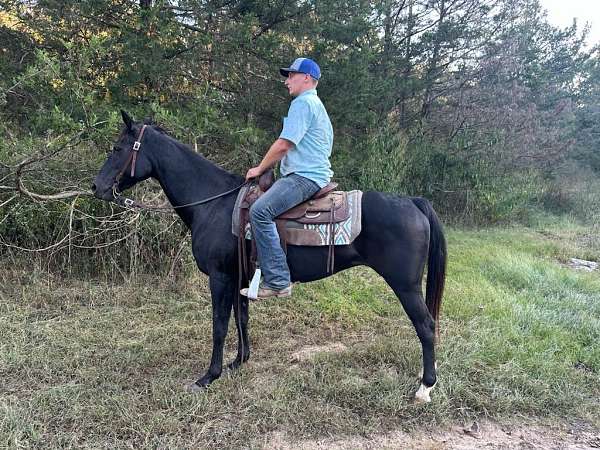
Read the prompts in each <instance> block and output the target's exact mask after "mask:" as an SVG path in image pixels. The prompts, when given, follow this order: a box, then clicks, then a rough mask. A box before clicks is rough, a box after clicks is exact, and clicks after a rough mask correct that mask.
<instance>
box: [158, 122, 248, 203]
mask: <svg viewBox="0 0 600 450" xmlns="http://www.w3.org/2000/svg"><path fill="white" fill-rule="evenodd" d="M156 133H157V134H158V132H156ZM152 165H153V177H154V178H156V179H157V180H158V182H159V183H160V185H161V186H162V188H163V190H164V191H165V194H166V195H167V198H168V199H169V201H170V202H171V204H172V205H174V206H176V205H185V204H188V203H192V202H197V201H200V200H204V199H206V198H208V197H212V196H214V195H218V194H220V193H223V192H226V191H227V190H229V189H232V188H234V187H235V186H236V185H237V184H239V183H240V182H241V181H240V180H241V177H238V176H236V175H233V174H231V173H228V172H227V171H225V170H223V169H221V168H220V167H218V166H217V165H216V164H214V163H212V162H210V161H208V160H207V159H205V158H203V157H202V156H200V155H199V154H197V153H194V152H193V151H191V150H189V149H186V148H185V147H184V146H183V145H181V144H178V143H176V141H175V140H173V139H170V138H168V137H166V136H163V135H158V136H157V139H156V145H155V146H154V148H153V149H152Z"/></svg>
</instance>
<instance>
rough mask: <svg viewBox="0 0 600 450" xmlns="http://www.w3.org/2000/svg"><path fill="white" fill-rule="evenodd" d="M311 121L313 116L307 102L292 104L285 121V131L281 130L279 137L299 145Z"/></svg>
mask: <svg viewBox="0 0 600 450" xmlns="http://www.w3.org/2000/svg"><path fill="white" fill-rule="evenodd" d="M311 119H312V114H311V111H310V106H309V105H308V103H307V102H303V101H300V102H298V101H295V102H292V104H291V105H290V110H289V111H288V115H287V117H284V119H283V130H281V134H280V135H279V137H280V138H282V139H287V140H288V141H291V142H293V143H294V145H298V142H300V141H301V140H302V138H303V137H304V135H305V134H306V131H307V130H308V127H309V125H310V121H311Z"/></svg>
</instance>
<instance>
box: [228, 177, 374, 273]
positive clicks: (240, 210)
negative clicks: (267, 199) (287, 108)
mask: <svg viewBox="0 0 600 450" xmlns="http://www.w3.org/2000/svg"><path fill="white" fill-rule="evenodd" d="M274 181H275V178H274V175H273V171H272V170H269V171H267V172H265V173H264V174H263V175H261V176H260V177H259V180H258V184H257V185H253V186H251V187H249V188H248V189H247V190H246V191H245V192H242V193H240V198H238V202H237V205H238V207H237V208H236V211H235V213H234V215H235V214H238V219H239V221H238V223H237V226H238V228H237V230H234V234H236V235H237V236H238V251H239V252H238V253H239V257H240V266H241V267H242V268H243V271H244V273H245V274H246V276H248V275H250V274H249V271H248V269H249V267H250V269H251V270H252V272H253V271H254V266H255V262H256V247H255V245H254V241H252V246H251V252H250V255H247V251H246V243H245V240H246V239H247V238H249V237H251V230H250V226H249V216H250V213H249V211H250V207H251V206H252V204H253V203H254V202H255V201H256V200H257V199H258V198H259V197H260V196H261V195H262V194H264V193H265V192H266V191H267V190H268V189H269V188H270V187H271V186H272V185H273V183H274ZM337 186H338V184H337V183H329V184H328V185H327V186H325V187H324V188H322V189H321V190H319V191H318V192H317V193H316V194H314V195H313V196H312V197H311V198H310V199H308V200H307V201H305V202H304V203H300V204H299V205H297V206H295V207H293V208H291V209H290V210H288V211H286V212H284V213H283V214H281V215H280V216H278V217H277V218H276V219H275V223H276V225H277V231H278V233H279V239H280V240H281V246H282V248H283V250H284V251H287V245H288V244H290V245H308V246H324V245H327V246H328V256H327V272H328V273H332V272H333V268H334V248H335V247H334V246H335V245H336V233H337V235H338V237H339V234H340V231H345V226H344V224H345V223H349V222H351V220H350V219H351V215H352V201H349V196H348V194H349V193H348V192H343V191H335V189H336V188H337ZM353 193H354V194H355V196H354V197H352V199H353V200H354V203H357V205H355V208H354V209H355V214H356V212H357V211H356V210H357V209H358V231H357V232H356V233H354V234H358V233H360V228H359V227H360V195H357V194H362V193H361V192H360V191H353ZM355 197H356V198H355ZM234 222H235V220H234ZM353 222H357V220H354V221H353ZM354 228H357V227H356V226H355V227H354ZM345 234H346V235H348V236H346V237H347V238H350V236H349V234H350V233H349V232H346V233H345ZM338 240H339V239H338ZM342 243H349V242H346V241H342ZM338 244H339V242H338Z"/></svg>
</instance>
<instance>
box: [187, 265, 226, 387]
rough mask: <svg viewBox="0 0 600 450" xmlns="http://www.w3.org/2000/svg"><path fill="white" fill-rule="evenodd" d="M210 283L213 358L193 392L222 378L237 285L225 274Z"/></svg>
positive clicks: (215, 275)
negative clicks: (226, 342) (224, 354)
mask: <svg viewBox="0 0 600 450" xmlns="http://www.w3.org/2000/svg"><path fill="white" fill-rule="evenodd" d="M209 282H210V295H211V299H212V325H213V326H212V328H213V348H212V357H211V359H210V367H209V368H208V371H207V372H206V374H204V376H203V377H202V378H200V379H198V380H197V381H196V382H195V383H194V385H193V386H192V390H196V387H197V386H199V387H202V388H205V387H208V385H209V384H210V383H212V382H213V381H214V380H216V379H217V378H219V377H220V376H221V372H222V370H223V346H224V345H225V336H227V327H228V326H229V318H230V317H231V307H232V305H233V295H234V292H235V286H236V285H235V281H234V280H233V277H231V276H230V275H227V274H224V273H215V274H211V275H210V279H209Z"/></svg>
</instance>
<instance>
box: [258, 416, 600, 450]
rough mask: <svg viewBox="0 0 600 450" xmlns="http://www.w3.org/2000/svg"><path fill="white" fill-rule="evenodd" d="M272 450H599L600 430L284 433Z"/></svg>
mask: <svg viewBox="0 0 600 450" xmlns="http://www.w3.org/2000/svg"><path fill="white" fill-rule="evenodd" d="M263 448H265V449H269V450H291V449H295V450H317V449H318V450H321V449H323V450H324V449H327V450H354V449H369V450H371V449H372V450H381V449H423V450H438V449H440V450H441V449H459V450H475V449H535V450H537V449H544V450H547V449H557V450H558V449H560V450H583V449H586V450H587V449H597V448H600V430H594V429H592V428H591V427H589V426H587V425H583V424H573V425H569V424H566V423H565V424H561V425H556V426H547V425H522V424H520V425H500V424H498V423H495V422H492V421H485V422H481V423H478V422H474V423H471V424H470V425H467V426H453V427H450V428H445V429H440V430H436V431H422V432H414V433H405V432H402V431H396V432H393V433H389V434H386V435H384V436H369V437H347V438H344V437H332V438H328V439H322V440H312V441H311V440H305V441H293V440H290V439H289V437H288V436H286V435H285V434H284V433H274V434H271V435H270V436H268V437H267V438H266V440H265V442H264V447H263Z"/></svg>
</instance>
